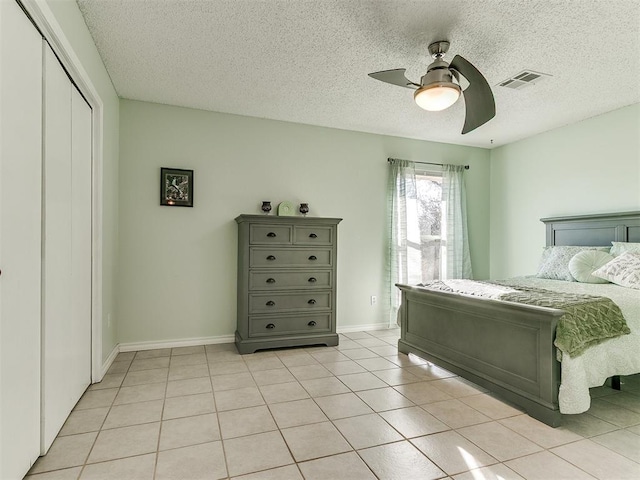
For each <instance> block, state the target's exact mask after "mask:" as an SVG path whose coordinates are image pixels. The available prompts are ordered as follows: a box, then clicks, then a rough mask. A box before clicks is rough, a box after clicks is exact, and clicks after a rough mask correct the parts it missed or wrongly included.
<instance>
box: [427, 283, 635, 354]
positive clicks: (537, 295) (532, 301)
mask: <svg viewBox="0 0 640 480" xmlns="http://www.w3.org/2000/svg"><path fill="white" fill-rule="evenodd" d="M478 283H485V284H489V285H490V284H494V285H495V284H497V285H503V286H506V287H510V288H513V289H515V290H516V291H513V292H506V293H500V294H499V295H497V296H494V297H492V298H494V299H498V300H505V301H509V302H516V303H524V304H526V305H536V306H538V307H548V308H556V309H559V310H563V311H564V312H565V313H564V315H562V316H561V317H560V319H559V320H558V326H557V327H556V339H555V341H554V345H555V346H556V347H558V348H559V349H560V351H562V353H563V354H567V355H569V356H571V357H577V356H578V355H580V354H581V353H582V352H584V351H585V349H587V348H588V347H590V346H592V345H596V344H598V343H601V342H603V341H605V340H607V339H609V338H614V337H619V336H621V335H627V334H629V333H630V332H631V330H629V327H628V326H627V322H626V321H625V319H624V316H623V315H622V312H621V311H620V307H618V305H616V304H615V303H614V301H613V300H611V299H610V298H607V297H599V296H595V295H582V294H576V293H561V292H554V291H551V290H544V289H541V288H532V287H522V286H517V287H513V286H511V285H509V283H508V282H500V281H492V282H478ZM425 286H426V287H428V288H434V289H436V290H445V291H456V290H454V289H452V288H451V287H449V286H448V285H446V284H444V283H443V282H441V281H435V282H429V283H428V284H426V285H425ZM457 293H465V292H464V291H462V290H459V291H457Z"/></svg>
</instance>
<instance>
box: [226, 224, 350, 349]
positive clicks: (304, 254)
mask: <svg viewBox="0 0 640 480" xmlns="http://www.w3.org/2000/svg"><path fill="white" fill-rule="evenodd" d="M341 220H342V219H341V218H318V217H311V218H309V217H293V216H287V217H284V216H283V217H268V216H264V215H240V216H239V217H237V218H236V222H237V223H238V323H237V330H236V346H237V348H238V351H239V352H240V353H242V354H245V353H253V352H255V351H256V350H260V349H265V348H281V347H295V346H303V345H322V344H324V345H327V346H334V345H337V344H338V335H337V334H336V258H337V257H336V253H337V250H336V246H337V236H338V223H340V221H341Z"/></svg>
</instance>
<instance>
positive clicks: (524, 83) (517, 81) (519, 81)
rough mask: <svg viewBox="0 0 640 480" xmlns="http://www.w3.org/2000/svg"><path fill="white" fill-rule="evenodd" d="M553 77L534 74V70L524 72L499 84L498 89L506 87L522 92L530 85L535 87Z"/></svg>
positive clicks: (544, 74) (538, 73)
mask: <svg viewBox="0 0 640 480" xmlns="http://www.w3.org/2000/svg"><path fill="white" fill-rule="evenodd" d="M550 76H551V75H549V74H547V73H540V72H534V71H533V70H523V71H522V72H520V73H518V74H516V75H514V76H513V77H510V78H507V79H506V80H503V81H502V82H500V83H498V84H497V85H496V86H497V87H506V88H511V89H513V90H521V89H523V88H525V87H528V86H529V85H534V84H536V83H538V82H540V81H541V80H544V79H545V78H546V77H550Z"/></svg>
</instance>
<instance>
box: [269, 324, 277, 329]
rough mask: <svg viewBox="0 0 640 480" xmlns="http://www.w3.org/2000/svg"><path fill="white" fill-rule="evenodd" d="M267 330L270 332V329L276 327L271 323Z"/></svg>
mask: <svg viewBox="0 0 640 480" xmlns="http://www.w3.org/2000/svg"><path fill="white" fill-rule="evenodd" d="M267 328H268V329H269V330H271V329H272V328H276V326H275V325H274V324H273V323H269V324H267Z"/></svg>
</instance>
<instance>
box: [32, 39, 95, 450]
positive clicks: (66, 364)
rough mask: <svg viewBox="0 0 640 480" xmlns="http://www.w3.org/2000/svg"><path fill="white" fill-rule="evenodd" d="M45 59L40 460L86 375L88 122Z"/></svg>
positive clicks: (53, 63) (51, 60)
mask: <svg viewBox="0 0 640 480" xmlns="http://www.w3.org/2000/svg"><path fill="white" fill-rule="evenodd" d="M44 55H45V61H44V70H45V71H44V162H43V163H44V176H43V178H44V181H43V187H44V189H43V191H44V202H43V206H44V208H43V284H42V285H43V302H44V305H43V317H42V373H43V376H42V411H43V415H42V453H45V452H46V451H47V450H48V449H49V447H50V446H51V443H52V442H53V440H54V438H55V437H56V435H57V434H58V431H59V430H60V428H61V427H62V425H63V424H64V421H65V420H66V418H67V416H68V415H69V413H70V412H71V410H72V408H73V407H74V405H75V404H76V402H77V401H78V399H79V398H80V397H81V396H82V393H83V392H84V390H85V389H86V388H87V386H88V385H89V383H90V371H91V356H90V345H91V330H90V329H91V308H90V299H91V273H90V269H91V263H90V262H91V257H90V251H91V218H90V216H91V214H90V212H91V194H90V192H91V191H90V188H91V187H90V185H91V184H90V177H91V175H90V168H91V148H90V145H91V136H90V132H91V116H90V114H87V111H86V109H87V108H88V107H86V108H85V106H83V105H82V103H84V100H83V99H82V97H80V96H79V95H77V92H76V91H75V87H74V86H73V85H72V84H71V81H70V80H69V78H68V77H67V74H66V73H65V71H64V70H63V69H62V66H61V65H60V63H59V62H58V59H57V58H56V56H55V55H54V53H53V52H52V51H51V48H50V47H49V46H48V45H46V46H45V52H44ZM76 95H77V97H76ZM78 97H79V98H78ZM85 105H86V104H85ZM76 115H77V118H75V116H76ZM86 134H88V135H89V137H88V138H81V136H83V135H86ZM74 139H75V141H74ZM87 169H88V170H89V173H88V174H87ZM87 182H88V183H87ZM83 183H84V185H82V184H83ZM87 268H88V269H89V273H88V274H87ZM87 302H89V303H87Z"/></svg>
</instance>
